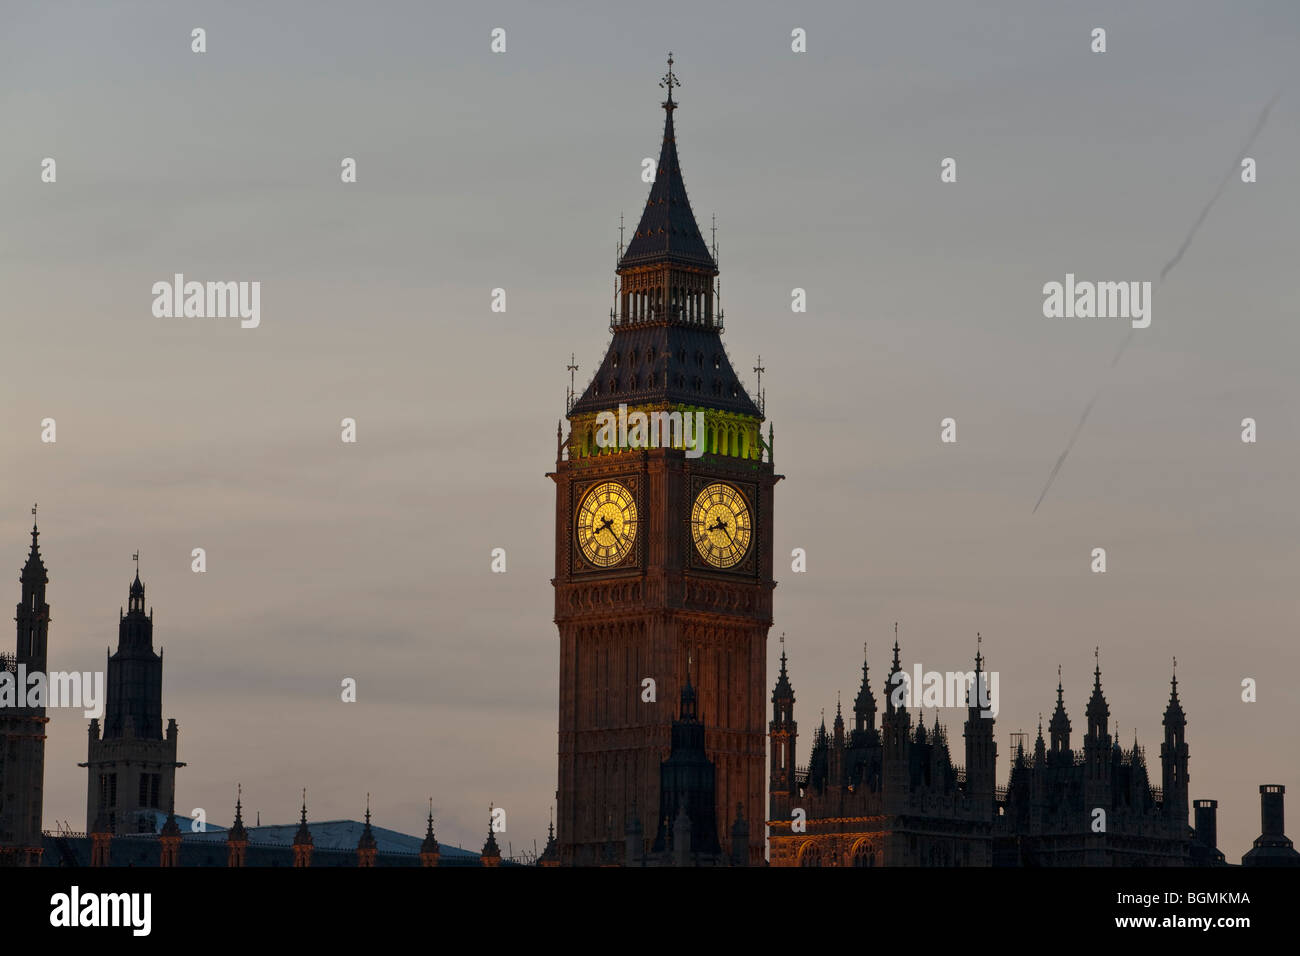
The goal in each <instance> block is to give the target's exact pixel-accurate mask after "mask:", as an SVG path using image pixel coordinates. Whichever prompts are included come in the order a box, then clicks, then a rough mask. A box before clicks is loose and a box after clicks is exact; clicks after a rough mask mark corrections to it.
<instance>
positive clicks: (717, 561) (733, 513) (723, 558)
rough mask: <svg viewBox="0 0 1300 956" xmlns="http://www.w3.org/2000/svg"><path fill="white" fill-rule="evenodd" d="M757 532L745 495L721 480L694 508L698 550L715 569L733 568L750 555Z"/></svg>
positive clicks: (693, 530) (702, 494)
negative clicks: (750, 548)
mask: <svg viewBox="0 0 1300 956" xmlns="http://www.w3.org/2000/svg"><path fill="white" fill-rule="evenodd" d="M753 533H754V521H753V518H752V517H751V516H750V512H749V505H748V504H747V503H746V502H745V496H744V495H742V494H741V493H740V492H739V491H738V490H736V489H735V488H733V487H732V486H731V485H728V484H724V483H722V482H720V481H717V482H714V483H713V484H711V485H707V486H706V487H705V488H704V489H703V490H702V491H701V492H700V493H699V494H698V495H696V496H695V504H694V505H693V506H692V507H691V537H692V538H693V539H694V540H695V550H696V551H698V552H699V553H700V557H702V558H703V559H704V560H705V561H707V562H708V563H709V564H711V565H713V567H715V568H732V567H735V566H736V565H737V564H739V563H740V562H741V561H743V560H744V558H745V555H746V554H748V553H749V541H750V538H751V537H752V536H753Z"/></svg>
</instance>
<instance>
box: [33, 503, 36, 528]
mask: <svg viewBox="0 0 1300 956" xmlns="http://www.w3.org/2000/svg"><path fill="white" fill-rule="evenodd" d="M32 530H33V531H35V530H36V505H35V503H33V504H32Z"/></svg>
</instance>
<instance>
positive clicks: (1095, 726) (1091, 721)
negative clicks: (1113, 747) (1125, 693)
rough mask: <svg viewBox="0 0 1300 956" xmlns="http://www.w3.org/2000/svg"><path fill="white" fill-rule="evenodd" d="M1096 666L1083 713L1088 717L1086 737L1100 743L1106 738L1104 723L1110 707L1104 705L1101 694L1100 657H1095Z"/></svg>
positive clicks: (1108, 715) (1104, 699) (1103, 697)
mask: <svg viewBox="0 0 1300 956" xmlns="http://www.w3.org/2000/svg"><path fill="white" fill-rule="evenodd" d="M1096 657H1097V664H1096V666H1095V667H1094V668H1093V672H1092V696H1091V697H1089V698H1088V708H1087V710H1086V711H1085V713H1086V714H1087V717H1088V736H1089V737H1090V738H1091V739H1093V740H1094V741H1101V740H1102V738H1104V737H1106V736H1107V733H1106V721H1107V718H1108V717H1110V707H1109V706H1108V705H1107V704H1106V697H1105V695H1103V694H1102V692H1101V656H1100V653H1098V654H1097V655H1096Z"/></svg>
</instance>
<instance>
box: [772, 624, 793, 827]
mask: <svg viewBox="0 0 1300 956" xmlns="http://www.w3.org/2000/svg"><path fill="white" fill-rule="evenodd" d="M767 730H768V742H769V745H770V748H771V753H770V755H769V756H770V759H769V771H768V802H769V805H770V806H771V810H772V813H773V814H774V815H775V816H780V817H782V818H787V817H789V808H790V806H791V805H792V804H791V801H792V800H793V799H794V798H795V796H796V795H797V792H798V790H797V786H796V783H795V776H794V770H795V745H796V743H797V742H798V738H799V725H798V724H797V723H795V719H794V688H793V687H791V686H790V675H789V673H788V672H787V670H786V657H785V635H784V634H782V635H781V671H780V673H779V674H778V675H777V678H776V686H775V687H774V688H772V720H771V721H770V722H769V723H768V725H767Z"/></svg>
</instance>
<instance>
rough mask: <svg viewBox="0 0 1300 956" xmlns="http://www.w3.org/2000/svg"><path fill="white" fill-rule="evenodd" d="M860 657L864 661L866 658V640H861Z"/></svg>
mask: <svg viewBox="0 0 1300 956" xmlns="http://www.w3.org/2000/svg"><path fill="white" fill-rule="evenodd" d="M862 659H863V660H864V661H865V660H866V659H867V642H866V641H863V642H862Z"/></svg>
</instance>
